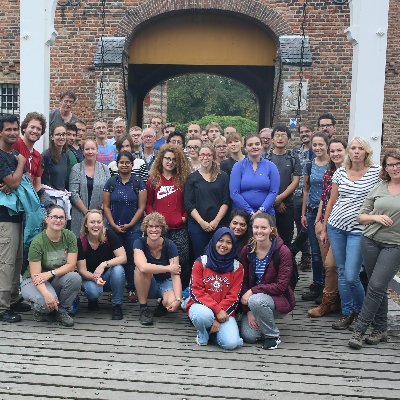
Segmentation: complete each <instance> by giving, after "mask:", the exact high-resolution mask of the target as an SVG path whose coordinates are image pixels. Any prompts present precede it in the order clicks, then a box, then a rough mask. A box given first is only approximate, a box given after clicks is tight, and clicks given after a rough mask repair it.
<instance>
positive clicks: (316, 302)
mask: <svg viewBox="0 0 400 400" xmlns="http://www.w3.org/2000/svg"><path fill="white" fill-rule="evenodd" d="M321 303H322V293H321V294H320V295H319V296H318V297H317V298H316V299H315V304H318V305H319V304H321Z"/></svg>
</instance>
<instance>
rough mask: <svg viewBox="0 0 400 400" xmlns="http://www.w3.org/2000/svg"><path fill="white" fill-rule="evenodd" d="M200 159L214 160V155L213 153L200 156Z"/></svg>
mask: <svg viewBox="0 0 400 400" xmlns="http://www.w3.org/2000/svg"><path fill="white" fill-rule="evenodd" d="M199 157H200V158H212V157H213V155H212V154H211V153H210V154H199Z"/></svg>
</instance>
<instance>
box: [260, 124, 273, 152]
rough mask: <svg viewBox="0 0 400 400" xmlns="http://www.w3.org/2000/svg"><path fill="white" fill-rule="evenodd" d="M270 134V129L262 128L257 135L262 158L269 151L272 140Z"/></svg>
mask: <svg viewBox="0 0 400 400" xmlns="http://www.w3.org/2000/svg"><path fill="white" fill-rule="evenodd" d="M271 133H272V129H271V128H263V129H261V131H260V133H259V135H260V139H261V145H262V147H263V154H264V156H265V155H267V154H268V152H269V149H270V148H271V140H272V137H271Z"/></svg>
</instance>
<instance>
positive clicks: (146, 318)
mask: <svg viewBox="0 0 400 400" xmlns="http://www.w3.org/2000/svg"><path fill="white" fill-rule="evenodd" d="M139 322H140V323H141V324H142V325H153V313H152V312H151V311H150V308H148V307H146V308H144V309H143V310H140V315H139Z"/></svg>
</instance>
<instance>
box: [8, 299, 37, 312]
mask: <svg viewBox="0 0 400 400" xmlns="http://www.w3.org/2000/svg"><path fill="white" fill-rule="evenodd" d="M31 309H32V307H31V306H30V304H28V303H25V302H24V299H23V298H20V299H19V300H18V301H17V302H16V303H14V304H11V306H10V310H11V311H13V312H15V313H20V312H27V311H31Z"/></svg>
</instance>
